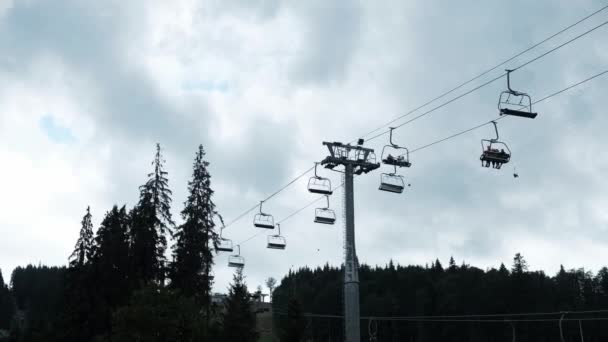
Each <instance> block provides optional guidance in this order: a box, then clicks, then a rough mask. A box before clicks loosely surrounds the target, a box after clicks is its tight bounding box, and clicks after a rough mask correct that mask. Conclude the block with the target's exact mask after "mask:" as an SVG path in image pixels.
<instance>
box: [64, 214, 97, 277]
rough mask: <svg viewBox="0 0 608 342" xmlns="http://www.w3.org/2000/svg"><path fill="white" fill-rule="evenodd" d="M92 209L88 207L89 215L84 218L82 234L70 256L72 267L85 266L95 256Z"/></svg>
mask: <svg viewBox="0 0 608 342" xmlns="http://www.w3.org/2000/svg"><path fill="white" fill-rule="evenodd" d="M91 217H92V216H91V207H87V213H86V214H85V215H84V216H83V218H82V222H81V228H80V234H79V236H78V241H76V246H74V252H73V253H72V255H70V258H69V259H70V266H72V267H76V266H84V265H85V264H86V263H88V262H89V261H90V260H91V258H92V256H93V223H92V222H91Z"/></svg>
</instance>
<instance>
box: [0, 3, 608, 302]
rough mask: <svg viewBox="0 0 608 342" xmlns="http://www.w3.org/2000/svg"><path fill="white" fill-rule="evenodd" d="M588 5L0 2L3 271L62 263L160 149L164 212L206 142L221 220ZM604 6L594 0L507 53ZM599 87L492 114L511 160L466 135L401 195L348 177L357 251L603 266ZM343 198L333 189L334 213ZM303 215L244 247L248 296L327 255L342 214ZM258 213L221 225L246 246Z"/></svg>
mask: <svg viewBox="0 0 608 342" xmlns="http://www.w3.org/2000/svg"><path fill="white" fill-rule="evenodd" d="M601 6H603V3H602V1H588V0H584V1H583V0H581V1H576V2H572V1H566V0H561V1H554V0H552V1H549V0H546V1H533V2H532V1H524V0H518V1H509V2H504V1H501V2H498V1H483V2H480V1H473V0H465V1H422V0H420V1H414V0H412V1H361V2H358V1H283V2H281V1H273V0H258V1H249V0H243V1H237V0H221V1H220V0H217V1H194V0H179V1H177V0H174V1H163V0H158V1H150V0H148V1H143V0H132V1H81V0H67V1H45V0H23V1H20V0H0V51H2V53H0V163H1V165H0V180H1V181H2V185H1V186H0V189H1V190H0V208H1V209H0V268H1V269H2V271H3V272H4V276H5V279H7V281H8V279H9V274H10V272H11V271H12V269H13V268H14V267H16V266H18V265H26V264H28V263H36V264H37V263H43V264H47V265H64V264H66V260H67V257H68V255H69V254H70V253H71V251H72V249H73V247H74V243H75V241H76V238H77V235H78V231H79V229H80V220H81V218H82V216H83V215H84V212H85V208H86V207H87V205H90V206H91V209H92V213H93V218H94V224H95V229H96V228H97V226H98V224H99V222H100V221H101V219H102V217H103V215H104V213H105V212H106V211H107V210H109V209H110V208H111V206H112V205H113V204H118V205H123V204H126V205H127V206H128V207H131V206H133V205H134V204H135V203H136V201H137V198H138V186H139V185H141V184H143V183H144V181H145V179H146V174H147V173H148V172H149V171H151V166H150V162H151V160H152V158H153V155H154V144H155V143H156V142H159V143H160V144H161V145H162V146H163V148H164V149H165V150H164V151H165V159H166V160H167V164H166V169H167V171H168V172H169V184H170V187H171V189H172V190H173V193H174V196H173V208H172V210H173V213H174V215H175V218H176V221H178V222H180V221H181V218H180V217H179V216H178V213H179V211H180V210H181V209H182V207H183V201H184V200H185V199H186V186H187V182H188V180H189V178H190V176H191V167H192V161H193V158H194V153H195V151H196V148H197V146H198V144H201V143H202V144H203V145H204V147H205V149H206V151H207V158H208V161H209V162H210V163H211V166H210V167H211V173H212V177H213V178H212V186H213V188H214V190H215V198H214V200H215V203H216V204H217V206H218V209H219V211H220V213H221V214H222V215H223V216H224V218H225V219H226V220H227V221H230V220H231V219H233V218H234V217H236V216H237V215H239V214H240V213H241V212H243V211H244V210H246V209H248V208H250V207H252V206H253V205H255V203H256V202H257V201H258V200H260V199H262V198H264V197H265V196H267V195H269V194H271V193H272V192H274V191H275V190H277V189H278V188H280V187H281V186H283V185H284V184H286V183H287V182H289V181H290V180H291V179H292V178H293V177H294V176H296V175H298V174H300V173H301V172H302V171H303V170H306V169H307V168H309V167H310V166H312V163H313V161H315V160H320V159H322V158H323V157H324V155H325V154H326V150H324V148H323V146H322V145H321V142H322V141H323V140H329V141H336V140H341V141H345V142H347V141H350V140H352V139H355V138H357V137H359V136H361V135H362V134H364V133H366V132H367V131H369V130H370V129H373V128H376V127H377V126H379V125H382V124H383V123H384V122H387V121H389V120H391V119H393V118H394V117H396V116H399V115H401V114H404V113H407V112H408V111H409V110H411V109H413V108H415V107H417V106H419V105H421V104H422V103H424V102H426V101H427V100H429V99H431V98H433V97H435V96H436V95H438V94H440V93H442V92H444V91H446V90H449V89H450V88H451V87H453V86H455V85H457V84H459V83H460V82H462V81H465V80H467V79H468V78H470V77H472V76H474V75H476V74H477V73H479V72H481V71H483V70H485V69H487V68H488V67H491V66H493V65H495V64H497V63H498V62H501V61H503V60H505V59H506V58H508V57H510V56H512V55H514V54H515V53H517V52H519V51H521V50H523V49H525V48H527V47H528V46H530V45H532V44H533V43H535V42H537V41H540V40H542V39H544V38H545V37H547V36H549V35H551V34H553V33H554V32H557V31H558V30H560V29H562V28H563V27H566V26H567V25H569V24H571V23H574V22H576V21H577V20H578V19H580V18H582V17H584V16H585V15H587V14H589V13H591V12H593V11H595V10H597V9H599V8H600V7H601ZM607 19H608V10H607V11H606V12H603V13H600V14H599V15H597V16H595V17H593V18H592V19H590V20H589V21H587V22H585V23H583V24H581V25H579V26H577V27H576V28H575V29H573V30H571V31H568V32H566V33H565V34H563V35H561V36H559V37H557V38H555V39H554V40H551V41H550V42H548V43H546V44H544V45H542V46H540V47H539V48H537V49H535V50H533V51H531V52H530V53H527V54H525V55H523V56H522V57H520V58H517V59H516V60H514V61H513V62H511V63H509V64H508V65H507V66H509V67H516V66H518V65H520V64H522V63H524V62H526V61H527V60H529V59H531V58H533V57H535V56H537V55H539V54H541V53H543V52H544V51H547V50H549V49H550V48H552V47H553V46H556V45H559V44H560V43H562V42H565V41H567V40H568V39H570V38H572V37H574V36H576V35H577V34H579V33H581V32H583V31H585V30H586V29H589V28H591V27H593V26H595V25H597V24H599V23H601V22H603V21H605V20H607ZM607 34H608V27H605V28H601V29H599V30H597V31H595V32H594V33H592V34H590V35H588V36H586V37H584V38H582V39H580V40H578V41H576V42H574V43H572V44H570V45H568V46H566V47H564V48H562V49H560V50H558V51H556V52H554V53H552V54H550V55H548V56H546V57H544V58H542V59H540V60H538V61H536V62H534V63H532V64H530V65H528V66H526V67H525V68H523V69H521V70H518V71H517V72H516V73H514V74H513V77H512V85H513V87H514V88H515V89H518V90H522V91H526V92H528V93H530V94H531V95H532V97H533V99H539V98H541V97H543V96H545V95H548V94H550V93H552V92H554V91H557V90H559V89H562V88H564V87H566V86H568V85H570V84H572V83H575V82H577V81H579V80H582V79H584V78H586V77H589V76H591V75H593V74H596V73H598V72H601V71H603V70H605V69H606V67H607V63H606V61H607V60H608V39H606V37H607ZM502 69H504V68H503V67H501V68H498V70H495V71H494V72H492V73H490V74H489V75H487V76H486V77H484V78H482V79H481V80H479V81H478V82H476V83H474V84H472V85H471V86H470V87H473V86H475V85H477V84H481V83H483V82H484V81H486V80H489V79H491V78H493V77H496V76H497V75H500V74H501V73H502V72H503V70H502ZM505 86H506V84H505V79H501V80H499V81H497V82H495V83H492V84H491V85H489V86H487V87H485V88H483V89H481V90H480V91H477V92H475V93H473V94H471V95H469V96H467V97H465V98H463V99H461V100H459V101H456V102H454V103H453V104H451V105H449V106H446V107H445V108H442V109H440V110H437V111H436V112H434V113H432V114H431V115H428V116H426V117H424V118H421V119H420V120H417V121H415V122H412V123H411V124H408V125H406V126H404V127H403V128H401V129H399V130H397V131H396V132H395V141H396V142H398V143H400V144H403V145H405V146H408V147H410V148H415V147H418V146H422V145H424V144H426V143H429V142H432V141H434V140H437V139H440V138H442V137H445V136H447V135H450V134H452V133H455V132H457V131H460V130H463V129H466V128H469V127H472V126H475V125H477V124H479V123H481V122H484V121H488V120H491V119H492V118H494V117H496V116H497V109H496V102H497V99H498V94H499V93H500V91H501V90H503V89H504V88H505ZM466 89H468V88H464V89H463V90H466ZM607 89H608V76H605V77H603V78H598V79H596V80H594V81H592V82H589V83H587V84H585V85H583V86H581V87H578V88H576V89H573V90H571V91H569V92H567V93H564V94H561V95H560V96H557V97H554V98H552V99H550V100H547V101H545V102H543V103H542V104H539V105H538V106H537V107H536V108H535V110H537V111H538V112H539V116H538V118H537V119H536V120H528V119H519V118H508V119H506V120H501V121H500V122H499V129H500V133H501V138H502V139H503V140H504V141H505V142H507V143H508V144H509V146H510V148H511V150H512V151H513V157H512V163H511V164H509V165H506V166H504V167H503V169H502V170H500V171H496V170H493V169H486V168H481V167H480V165H479V154H480V150H481V148H480V145H479V141H480V139H482V138H489V137H492V136H493V133H494V132H493V130H492V128H491V127H490V126H486V127H484V128H481V129H479V130H476V131H474V132H472V133H470V134H467V135H463V136H460V137H458V138H455V139H452V140H450V141H448V142H446V143H443V144H438V145H435V146H433V147H431V148H428V149H426V150H423V151H420V152H417V153H414V154H412V156H411V161H412V164H413V166H412V168H411V169H409V170H404V171H403V174H404V175H405V177H406V179H407V181H408V182H409V183H411V187H410V188H408V189H407V190H406V193H404V194H402V195H396V194H391V193H386V192H380V191H378V190H377V188H378V183H379V178H380V171H375V172H373V173H370V174H368V175H365V176H363V177H359V178H357V179H356V184H355V189H356V191H355V203H356V205H355V206H356V213H355V216H356V235H357V249H358V251H357V252H358V256H359V260H360V261H361V262H362V263H368V264H372V265H374V264H381V265H384V264H385V263H387V262H388V261H389V260H390V259H393V260H394V261H395V262H398V263H401V264H422V265H423V264H425V263H429V262H431V261H433V260H434V259H435V258H439V259H440V260H441V261H442V262H443V263H444V264H447V261H448V259H449V257H450V256H454V258H455V259H456V260H457V262H458V263H461V262H462V261H463V260H464V261H466V263H468V264H472V265H475V266H478V267H482V268H486V267H492V266H498V265H500V263H501V262H504V263H505V264H507V265H509V264H510V263H511V260H512V257H513V255H514V254H515V253H516V252H521V253H522V254H523V255H524V256H525V258H526V259H527V260H528V262H529V264H530V266H531V268H532V269H543V270H545V271H546V272H548V273H550V274H552V273H554V272H555V271H556V270H557V269H558V268H559V265H560V264H563V265H564V266H565V267H566V268H578V267H585V268H586V269H590V270H593V271H597V269H598V268H599V267H601V266H603V265H608V259H606V257H605V256H606V250H607V248H608V234H607V233H608V226H607V224H608V211H607V210H606V208H607V207H608V196H607V195H606V193H608V179H607V178H606V174H608V154H607V153H606V152H605V147H606V146H607V143H608V136H607V135H606V127H608V116H607V115H606V102H605V101H606V93H607ZM456 94H457V93H456ZM448 98H449V97H448ZM448 98H446V99H448ZM438 103H441V101H440V102H438ZM430 108H432V106H431V107H428V109H430ZM403 121H404V120H401V121H398V123H400V122H403ZM386 138H387V137H386V136H383V137H381V138H378V139H375V140H374V141H372V142H370V144H369V146H370V147H372V148H376V149H379V148H381V146H382V145H383V144H385V143H386ZM513 166H516V167H517V171H518V172H519V174H520V177H519V178H517V179H514V178H513V176H512V173H513ZM323 174H324V175H327V176H328V177H331V178H332V180H333V181H334V185H339V184H340V178H339V175H337V174H335V173H328V172H326V171H325V170H323ZM306 182H307V178H306V177H305V178H303V179H301V180H300V181H298V182H296V183H295V184H294V185H292V186H291V187H289V188H288V189H287V190H286V191H284V192H282V193H281V194H279V195H278V196H276V197H274V198H273V199H272V200H271V201H269V202H268V203H267V204H266V205H265V210H266V211H268V212H270V213H272V214H273V215H274V216H275V218H276V219H277V220H280V219H282V218H283V217H285V216H287V215H289V214H290V213H291V212H293V211H294V210H297V209H298V208H300V207H302V206H303V205H305V204H307V203H309V202H310V201H311V200H313V199H314V198H316V197H315V195H313V194H310V193H308V192H307V191H306V187H305V185H306ZM341 196H342V193H341V191H337V192H336V194H335V195H334V196H333V197H332V198H331V205H332V207H334V209H335V210H336V212H337V213H338V216H341V208H342V206H341V198H342V197H341ZM318 204H319V205H322V204H323V203H322V202H319V203H318ZM313 213H314V206H313V207H311V208H310V209H308V210H304V211H302V212H301V213H300V214H298V215H296V216H294V217H292V218H291V219H289V220H288V221H286V222H284V224H283V225H282V233H283V235H285V237H286V238H287V244H288V246H287V249H286V250H284V251H277V250H268V249H266V248H265V243H266V241H265V240H266V238H265V235H266V232H264V234H262V235H260V236H258V237H256V238H254V239H252V240H250V241H248V242H247V243H244V244H243V246H242V249H241V253H242V255H243V256H244V257H245V258H246V267H245V274H246V276H247V281H248V283H249V285H250V286H251V287H255V286H257V285H258V284H262V282H263V279H265V278H266V277H269V276H274V277H276V278H279V279H280V278H281V277H282V276H283V275H284V274H285V273H286V272H287V271H288V270H289V268H291V267H294V268H297V267H301V266H304V265H309V266H316V265H322V264H324V263H326V262H328V263H330V264H332V265H339V264H340V262H341V258H342V256H343V249H342V244H343V241H342V232H343V228H342V221H341V219H339V221H338V224H336V225H335V226H326V225H318V224H314V223H313ZM251 221H252V215H248V216H246V217H245V218H244V219H242V220H240V221H238V222H236V223H235V224H234V225H232V226H231V227H229V228H228V229H227V230H226V231H225V236H226V237H229V238H232V239H233V240H234V241H235V242H239V241H243V240H245V239H247V238H249V237H250V236H252V235H253V234H255V233H256V232H258V231H256V228H254V227H253V225H252V222H251ZM226 264H227V256H226V255H220V256H218V257H217V259H216V267H215V275H216V286H215V288H216V290H218V291H224V290H225V288H226V286H227V284H228V282H229V280H230V279H231V274H232V272H233V269H229V268H228V267H227V265H226Z"/></svg>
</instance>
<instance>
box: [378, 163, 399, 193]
mask: <svg viewBox="0 0 608 342" xmlns="http://www.w3.org/2000/svg"><path fill="white" fill-rule="evenodd" d="M396 169H397V167H396V166H395V170H396ZM403 189H405V181H404V180H403V176H401V175H398V174H397V173H396V172H393V173H383V174H382V175H380V187H378V190H382V191H388V192H393V193H396V194H400V193H402V192H403Z"/></svg>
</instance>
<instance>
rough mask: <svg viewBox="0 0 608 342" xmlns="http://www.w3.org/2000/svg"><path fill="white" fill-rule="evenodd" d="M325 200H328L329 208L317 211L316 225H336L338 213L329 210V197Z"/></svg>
mask: <svg viewBox="0 0 608 342" xmlns="http://www.w3.org/2000/svg"><path fill="white" fill-rule="evenodd" d="M325 198H326V199H327V206H326V207H325V208H316V209H315V223H321V224H334V223H336V213H335V212H334V211H333V210H331V209H329V196H327V195H326V196H325Z"/></svg>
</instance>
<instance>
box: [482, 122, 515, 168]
mask: <svg viewBox="0 0 608 342" xmlns="http://www.w3.org/2000/svg"><path fill="white" fill-rule="evenodd" d="M492 124H494V131H495V132H496V138H495V139H482V140H481V156H480V157H479V160H481V166H482V167H490V165H492V168H494V169H500V168H501V167H502V165H503V164H506V163H508V162H509V161H510V160H511V150H510V149H509V146H507V144H505V143H504V142H502V141H499V140H498V139H499V136H498V126H497V125H496V121H492Z"/></svg>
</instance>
